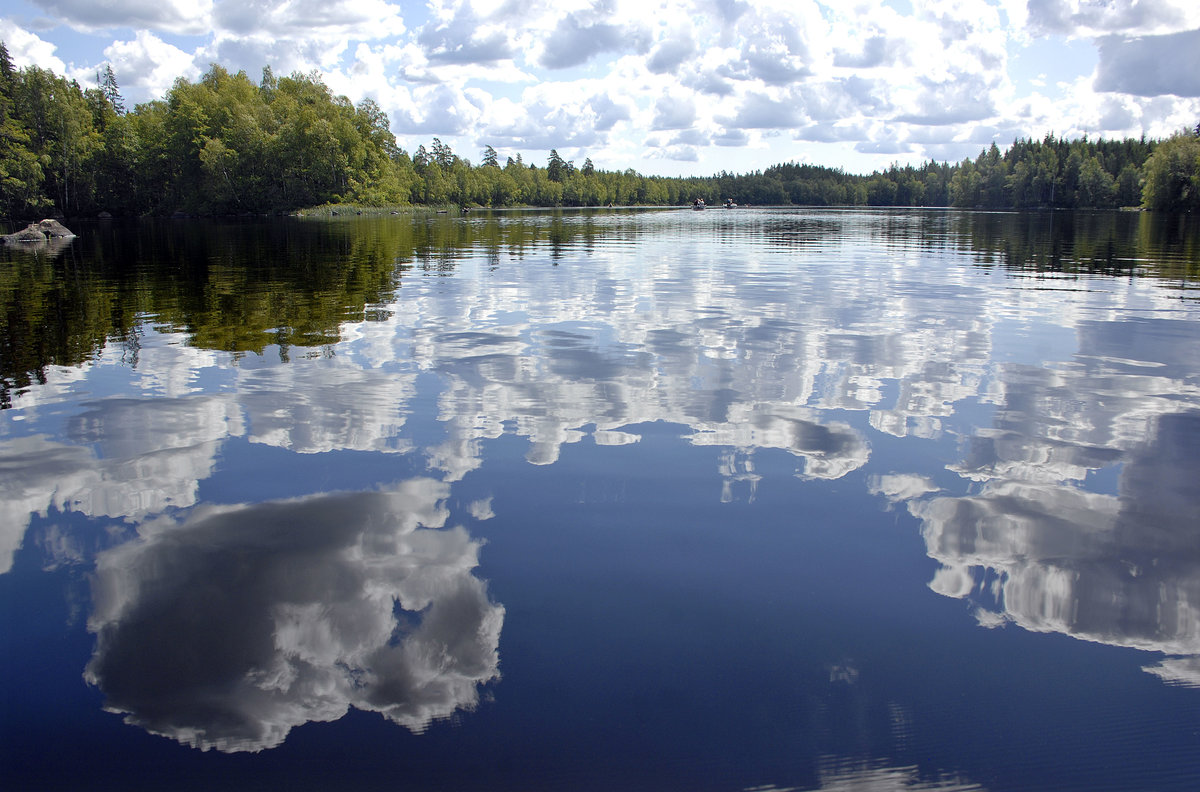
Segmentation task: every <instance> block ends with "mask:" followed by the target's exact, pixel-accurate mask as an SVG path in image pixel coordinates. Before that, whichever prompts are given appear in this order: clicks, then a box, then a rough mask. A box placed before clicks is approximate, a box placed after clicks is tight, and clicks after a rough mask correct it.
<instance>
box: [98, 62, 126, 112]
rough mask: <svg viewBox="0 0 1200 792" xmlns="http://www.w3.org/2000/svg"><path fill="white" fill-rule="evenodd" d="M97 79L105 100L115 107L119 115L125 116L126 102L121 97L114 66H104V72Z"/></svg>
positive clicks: (108, 64)
mask: <svg viewBox="0 0 1200 792" xmlns="http://www.w3.org/2000/svg"><path fill="white" fill-rule="evenodd" d="M97 77H98V78H99V79H98V80H97V82H99V83H100V90H101V91H103V92H104V98H105V99H107V100H108V103H109V104H111V105H112V106H113V110H115V111H117V115H125V100H124V99H123V98H122V97H121V90H120V88H119V87H118V86H117V75H115V74H113V68H112V64H111V63H106V64H104V71H103V72H102V73H101V74H99V75H97Z"/></svg>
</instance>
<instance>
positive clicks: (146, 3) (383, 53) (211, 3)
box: [0, 0, 1200, 175]
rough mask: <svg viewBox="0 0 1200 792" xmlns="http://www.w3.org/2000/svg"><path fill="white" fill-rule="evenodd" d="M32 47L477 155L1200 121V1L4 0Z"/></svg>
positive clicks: (8, 24)
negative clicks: (244, 77)
mask: <svg viewBox="0 0 1200 792" xmlns="http://www.w3.org/2000/svg"><path fill="white" fill-rule="evenodd" d="M0 38H2V39H3V40H4V41H5V43H6V45H7V46H8V49H9V52H10V54H11V55H12V57H13V60H14V61H15V62H16V63H17V65H18V66H25V65H29V64H37V65H39V66H42V67H45V68H50V69H53V70H55V71H56V72H58V73H60V74H67V75H69V76H72V77H74V78H76V79H77V80H79V82H80V83H82V84H91V83H94V81H95V74H96V71H97V69H98V68H102V67H103V65H104V64H106V63H107V64H111V65H112V67H113V69H114V71H115V73H116V76H117V80H118V82H119V84H120V85H121V88H122V93H123V94H124V96H125V99H126V102H127V104H133V103H136V102H142V101H147V100H150V99H156V98H161V97H162V96H163V95H164V94H165V93H166V91H167V90H168V89H169V88H170V86H171V84H172V82H173V81H174V80H175V79H176V78H177V77H186V78H188V79H193V80H194V79H197V78H198V77H199V76H200V75H201V74H203V72H204V71H205V70H206V69H207V68H208V66H209V64H211V63H220V64H221V65H223V66H225V67H226V68H229V69H231V70H235V71H236V70H238V69H243V70H245V71H246V72H247V73H248V74H249V75H250V76H251V77H252V78H254V79H256V80H257V78H258V76H259V75H260V74H261V72H262V67H263V66H264V65H270V66H271V67H272V69H273V70H274V71H275V73H276V74H287V73H290V72H293V71H300V72H305V73H308V72H311V71H314V70H315V71H317V72H319V73H320V74H321V76H322V78H323V79H324V80H325V82H326V83H327V84H328V85H329V86H330V87H331V88H332V89H333V90H334V91H335V92H336V93H341V94H345V95H347V96H348V97H350V99H351V100H353V101H356V102H357V101H359V100H361V99H363V98H365V97H370V98H372V99H374V100H376V101H377V102H379V104H380V105H381V106H382V107H383V108H384V109H385V110H386V111H387V112H388V113H389V116H390V118H391V122H392V131H393V132H395V133H396V135H397V137H398V139H399V141H400V144H401V145H402V146H404V147H405V148H407V149H409V150H412V149H415V148H416V147H417V146H418V145H420V144H422V143H424V144H426V145H428V144H429V142H430V141H431V140H432V138H433V137H438V138H440V139H441V140H442V141H443V142H445V143H448V144H449V145H450V146H451V147H452V148H453V149H454V151H455V152H456V153H458V154H460V155H461V156H464V157H467V158H469V159H472V160H475V161H478V159H479V157H480V151H481V150H482V148H483V147H484V146H487V145H491V146H494V147H495V148H496V149H497V150H498V151H499V152H500V155H501V157H502V158H503V157H505V156H515V155H516V154H517V153H520V154H522V156H523V157H524V158H525V160H526V161H534V162H544V161H545V159H546V157H547V154H548V152H549V150H550V149H551V148H554V149H557V150H558V152H559V153H560V154H561V155H562V156H563V157H564V158H565V159H570V160H575V161H576V162H578V163H582V161H583V159H584V158H585V157H590V158H591V159H592V160H593V162H594V163H595V164H596V165H597V167H601V168H605V169H615V170H624V169H626V168H634V169H635V170H638V171H640V172H642V173H647V174H651V173H653V174H664V175H686V174H694V175H709V174H712V173H716V172H718V171H721V170H727V171H732V172H746V171H750V170H755V169H760V168H765V167H767V166H769V165H772V164H775V163H778V162H786V161H797V162H812V163H817V164H823V165H831V166H835V167H841V168H845V169H846V170H849V171H853V172H869V171H871V170H874V169H877V168H882V167H886V166H887V165H888V164H890V163H892V162H899V163H914V164H916V163H920V162H923V161H925V160H928V159H935V160H939V161H941V160H952V161H956V160H960V159H962V158H963V157H968V156H970V157H973V156H975V155H976V154H978V152H979V151H980V150H981V149H982V148H984V147H986V146H988V145H990V144H991V143H992V142H993V141H995V142H997V143H998V144H999V145H1000V146H1001V147H1003V146H1006V145H1008V144H1009V143H1011V142H1012V140H1013V139H1014V138H1015V137H1018V136H1020V137H1031V136H1032V137H1041V136H1043V135H1045V134H1046V133H1054V134H1057V135H1064V136H1068V137H1077V136H1081V135H1085V134H1086V135H1089V136H1090V137H1093V138H1094V137H1109V138H1113V137H1125V136H1138V135H1141V134H1143V133H1144V134H1146V135H1149V136H1153V137H1159V136H1165V135H1168V134H1170V133H1171V132H1173V131H1175V130H1178V129H1180V128H1182V127H1185V126H1187V127H1191V126H1194V125H1195V124H1196V123H1197V122H1200V3H1196V2H1194V0H1109V1H1107V2H1106V1H1105V0H1028V2H1025V1H1024V0H911V2H909V0H862V1H861V2H854V1H853V0H851V1H850V2H838V3H833V2H828V3H824V2H816V1H815V0H755V1H754V2H750V1H749V0H554V1H553V2H551V1H550V0H434V2H429V3H420V2H407V1H405V2H394V1H393V0H108V1H107V2H103V3H100V2H96V0H0Z"/></svg>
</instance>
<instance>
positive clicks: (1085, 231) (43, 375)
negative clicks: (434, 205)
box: [0, 209, 1200, 790]
mask: <svg viewBox="0 0 1200 792" xmlns="http://www.w3.org/2000/svg"><path fill="white" fill-rule="evenodd" d="M77 230H78V231H79V232H80V238H78V239H76V240H74V241H73V242H71V243H70V244H68V245H66V246H65V247H62V248H61V249H55V250H50V249H46V250H40V251H33V252H29V253H14V252H12V251H3V252H2V253H0V303H2V305H3V314H2V316H0V321H2V322H3V327H2V328H0V329H2V330H3V347H2V350H0V351H2V355H0V364H2V371H0V376H2V381H3V387H2V390H0V398H2V401H0V406H2V407H3V408H4V409H3V410H0V614H2V615H0V619H2V623H0V670H2V672H0V678H2V679H3V682H2V683H0V684H2V685H3V698H2V699H0V701H2V707H0V784H2V785H3V786H4V788H5V789H14V790H16V789H122V790H128V789H188V788H195V789H289V790H295V789H352V790H377V789H378V790H383V789H387V790H409V789H412V790H426V789H429V790H438V789H446V790H465V789H489V790H497V789H514V790H515V789H522V790H542V789H545V790H590V789H595V790H615V789H622V790H642V789H646V790H650V789H653V790H675V789H679V790H692V789H695V790H784V789H805V790H808V789H822V790H849V789H855V790H900V789H904V790H933V789H938V790H967V789H971V790H975V789H984V790H1039V789H1044V790H1128V789H1146V790H1150V789H1153V790H1194V789H1196V788H1197V787H1198V786H1200V225H1198V223H1197V221H1196V220H1195V219H1186V218H1185V219H1178V218H1175V219H1171V218H1156V217H1151V216H1149V215H1139V214H1088V215H1085V214H1076V215H1071V214H1061V213H1054V214H1052V213H1045V214H1038V215H1013V214H970V213H949V212H915V211H914V212H851V211H825V212H812V211H800V210H795V211H790V210H789V211H785V210H752V209H745V210H734V211H724V210H709V211H706V212H691V211H686V210H684V211H679V210H671V211H644V212H643V211H608V212H562V213H536V212H512V213H498V214H492V215H480V216H470V217H468V218H456V217H446V216H430V217H407V216H405V217H383V218H352V219H346V218H334V219H324V220H320V219H294V220H288V221H275V222H266V221H263V222H258V221H254V222H243V223H235V222H230V223H202V222H198V221H197V222H190V223H159V224H142V225H130V226H120V225H116V226H112V225H94V226H84V227H81V228H79V229H77Z"/></svg>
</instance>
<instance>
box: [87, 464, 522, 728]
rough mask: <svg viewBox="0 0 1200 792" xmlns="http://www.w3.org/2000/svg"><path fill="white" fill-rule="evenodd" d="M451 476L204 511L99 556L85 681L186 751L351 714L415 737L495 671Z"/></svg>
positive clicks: (496, 621)
mask: <svg viewBox="0 0 1200 792" xmlns="http://www.w3.org/2000/svg"><path fill="white" fill-rule="evenodd" d="M448 493H449V486H448V485H447V484H445V483H442V482H437V481H434V480H432V479H414V480H410V481H406V482H404V483H403V484H401V485H399V486H398V487H397V488H396V489H395V490H394V491H390V492H367V493H349V494H333V495H318V496H312V497H306V498H299V499H295V500H287V501H275V502H269V503H262V504H255V505H237V506H202V507H199V508H197V509H196V510H195V511H194V512H193V513H192V514H191V515H190V516H189V517H187V518H186V519H185V520H184V521H182V522H181V523H175V522H173V521H171V520H167V519H162V520H159V521H156V522H152V523H147V524H145V525H144V526H142V530H141V534H142V535H141V537H140V538H139V539H138V540H136V541H133V542H129V543H127V544H124V545H121V546H119V547H115V548H113V549H111V550H107V551H105V552H103V553H101V554H100V555H99V556H98V557H97V563H96V573H95V577H94V580H93V597H94V604H95V609H94V612H93V614H92V617H91V619H90V620H89V629H90V630H91V631H93V632H94V633H95V634H96V638H97V646H96V651H95V654H94V655H93V657H92V659H91V661H90V662H89V663H88V666H87V670H86V672H85V678H86V679H87V681H88V682H90V683H91V684H93V685H96V686H97V687H98V688H99V689H100V690H101V691H102V692H103V693H104V696H105V700H106V707H107V709H109V710H110V711H114V712H120V713H124V714H125V720H126V721H127V722H129V723H132V724H136V725H138V726H141V727H142V728H144V729H146V730H148V731H150V732H153V733H155V734H160V735H164V736H167V737H171V738H173V739H175V740H178V741H180V742H182V743H186V744H188V745H192V746H195V747H198V748H203V749H210V748H215V749H218V750H221V751H258V750H262V749H264V748H270V747H273V746H276V745H278V744H279V743H281V742H282V741H283V740H284V738H285V737H286V736H287V734H288V732H289V731H290V730H291V729H292V728H294V727H296V726H298V725H301V724H303V723H306V722H308V721H330V720H335V719H337V718H340V717H341V716H342V715H344V714H345V713H346V711H347V710H348V708H349V707H355V708H357V709H361V710H368V711H373V712H379V713H381V714H382V715H383V716H384V717H386V718H387V719H389V720H391V721H394V722H395V723H398V724H400V725H403V726H406V727H408V728H409V729H412V730H414V731H420V730H422V729H424V728H425V727H426V726H428V725H429V723H430V722H431V721H433V720H435V719H439V718H446V717H449V716H450V715H451V714H452V713H454V712H455V711H456V710H458V709H463V708H466V709H469V708H472V707H474V706H475V705H476V703H477V702H478V699H479V686H480V685H481V684H483V683H486V682H488V681H490V680H494V679H497V678H498V677H499V670H498V662H499V660H498V653H497V650H498V644H499V637H500V629H501V625H502V622H503V618H504V608H503V607H502V606H500V605H497V604H495V603H493V602H491V601H490V600H489V598H488V595H487V590H486V585H485V584H484V583H483V582H482V581H481V580H479V579H478V578H476V577H474V576H473V575H472V570H473V569H474V567H475V566H476V565H477V562H478V551H479V544H480V543H479V542H478V541H477V540H472V539H471V538H470V537H469V536H468V534H467V533H466V531H465V530H463V529H462V528H452V529H448V530H440V529H441V527H442V526H443V525H444V523H445V521H446V519H447V516H448V515H447V512H446V510H445V508H444V507H443V506H442V505H440V502H441V501H442V500H443V499H444V498H445V497H446V496H447V495H448Z"/></svg>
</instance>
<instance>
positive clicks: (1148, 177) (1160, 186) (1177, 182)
mask: <svg viewBox="0 0 1200 792" xmlns="http://www.w3.org/2000/svg"><path fill="white" fill-rule="evenodd" d="M1144 173H1145V185H1144V186H1143V188H1142V205H1143V206H1144V207H1146V208H1147V209H1161V210H1165V211H1171V212H1191V211H1195V210H1197V209H1200V138H1197V137H1195V136H1194V135H1191V134H1178V135H1174V136H1173V137H1171V138H1169V139H1168V140H1165V141H1163V143H1162V144H1160V145H1159V146H1158V148H1156V149H1155V151H1154V153H1153V154H1151V155H1150V158H1149V159H1148V160H1147V161H1146V167H1145V169H1144Z"/></svg>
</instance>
